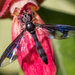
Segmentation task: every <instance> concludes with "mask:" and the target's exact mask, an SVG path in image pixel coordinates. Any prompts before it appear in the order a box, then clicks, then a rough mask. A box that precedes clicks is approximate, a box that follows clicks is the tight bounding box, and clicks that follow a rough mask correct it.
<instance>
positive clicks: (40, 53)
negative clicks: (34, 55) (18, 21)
mask: <svg viewBox="0 0 75 75" xmlns="http://www.w3.org/2000/svg"><path fill="white" fill-rule="evenodd" d="M32 36H33V38H34V41H35V44H36V48H37V51H38V53H39V55H40V57H41V59H42V60H43V62H44V63H45V64H48V59H47V56H46V53H45V51H44V49H43V47H42V46H41V44H40V42H39V41H38V39H37V36H36V34H35V33H33V34H32Z"/></svg>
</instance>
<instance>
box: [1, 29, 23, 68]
mask: <svg viewBox="0 0 75 75" xmlns="http://www.w3.org/2000/svg"><path fill="white" fill-rule="evenodd" d="M23 33H24V30H23V31H22V32H21V33H20V34H19V35H18V36H17V37H16V38H15V39H14V41H12V43H11V44H10V45H9V46H8V47H7V48H6V50H5V51H4V53H3V54H2V56H1V58H0V67H2V66H5V65H7V64H9V63H11V62H13V61H14V60H16V59H17V57H18V55H16V53H17V48H18V47H19V45H20V41H21V39H22V37H23ZM5 60H6V61H5Z"/></svg>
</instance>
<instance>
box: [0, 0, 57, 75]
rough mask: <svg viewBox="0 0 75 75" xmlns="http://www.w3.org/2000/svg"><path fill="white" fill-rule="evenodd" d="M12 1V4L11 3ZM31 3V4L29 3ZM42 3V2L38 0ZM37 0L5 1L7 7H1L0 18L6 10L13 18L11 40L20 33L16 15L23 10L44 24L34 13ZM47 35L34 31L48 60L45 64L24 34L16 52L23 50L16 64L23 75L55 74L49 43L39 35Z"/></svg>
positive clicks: (28, 37)
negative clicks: (28, 10)
mask: <svg viewBox="0 0 75 75" xmlns="http://www.w3.org/2000/svg"><path fill="white" fill-rule="evenodd" d="M11 1H12V2H11ZM30 1H31V2H30ZM40 1H43V0H40ZM40 1H39V0H7V1H6V3H5V5H4V7H5V6H7V5H9V6H10V7H9V8H10V9H9V8H8V7H5V8H4V7H3V9H2V11H1V12H0V16H2V15H3V14H4V13H5V11H6V10H8V9H9V10H10V13H11V14H12V15H13V16H14V18H13V24H12V40H14V39H15V38H16V37H17V36H18V35H19V34H20V33H21V31H22V30H21V28H20V21H19V20H18V19H17V15H19V14H22V12H23V10H26V9H31V10H32V11H33V12H34V13H35V14H36V16H35V18H37V19H38V20H39V21H40V24H44V22H43V21H42V19H41V18H40V17H39V15H38V14H37V13H36V10H38V9H39V7H38V6H37V2H38V3H40ZM4 10H5V11H4ZM41 33H42V34H47V35H48V32H47V31H46V32H43V30H41V29H40V28H39V27H37V29H36V35H37V37H38V40H39V41H40V43H41V45H42V47H43V48H44V51H45V52H46V55H47V58H48V64H45V63H44V62H43V61H42V59H41V58H40V56H39V54H38V53H37V49H36V45H35V42H34V39H33V38H32V36H31V34H30V33H29V32H25V33H24V37H23V38H22V41H21V43H20V46H19V48H18V51H21V50H23V52H22V53H21V55H20V56H19V58H18V62H19V64H20V66H21V68H22V70H23V72H24V74H25V75H55V74H56V64H55V60H54V53H53V48H52V44H51V41H50V39H49V38H48V37H46V35H40V36H39V34H41Z"/></svg>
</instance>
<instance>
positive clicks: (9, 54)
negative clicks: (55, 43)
mask: <svg viewBox="0 0 75 75" xmlns="http://www.w3.org/2000/svg"><path fill="white" fill-rule="evenodd" d="M20 15H22V16H21V17H20V16H18V20H20V21H21V24H25V28H24V27H23V25H22V30H23V31H22V32H21V33H20V34H19V35H18V36H17V37H16V38H15V39H14V41H12V42H11V44H10V45H9V46H8V47H7V48H6V50H5V51H4V53H3V54H2V56H1V58H0V67H2V66H4V65H7V64H9V63H11V62H13V61H14V60H16V59H17V58H18V57H19V56H20V55H17V54H16V53H17V48H18V47H19V45H20V42H21V39H22V37H23V35H24V33H25V32H26V31H28V32H29V33H30V34H31V35H32V37H33V39H34V41H35V44H36V48H37V52H38V54H39V56H40V58H41V59H42V61H43V62H44V63H45V64H48V59H47V55H46V53H45V51H44V49H43V47H42V45H41V44H40V42H39V41H38V38H37V35H36V33H35V29H36V27H40V28H41V29H42V30H43V28H45V29H47V30H48V32H49V36H48V37H50V38H55V39H65V38H68V37H71V36H75V27H73V26H70V25H60V24H39V23H37V24H36V23H34V22H33V18H34V20H35V17H34V13H33V12H32V14H29V13H28V12H27V11H24V12H23V13H22V14H20ZM21 52H22V51H21ZM6 58H8V59H9V61H7V62H4V61H5V59H6Z"/></svg>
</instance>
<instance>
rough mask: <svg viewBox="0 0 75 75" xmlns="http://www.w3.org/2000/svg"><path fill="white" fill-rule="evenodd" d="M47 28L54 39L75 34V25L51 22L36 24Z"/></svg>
mask: <svg viewBox="0 0 75 75" xmlns="http://www.w3.org/2000/svg"><path fill="white" fill-rule="evenodd" d="M36 26H40V27H41V28H45V29H47V30H48V31H49V37H50V38H54V39H65V38H68V37H71V36H75V27H73V26H70V25H60V24H53V25H52V24H51V25H50V24H49V25H36Z"/></svg>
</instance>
